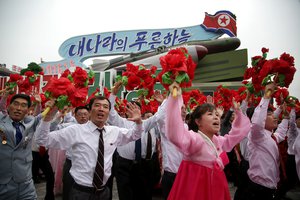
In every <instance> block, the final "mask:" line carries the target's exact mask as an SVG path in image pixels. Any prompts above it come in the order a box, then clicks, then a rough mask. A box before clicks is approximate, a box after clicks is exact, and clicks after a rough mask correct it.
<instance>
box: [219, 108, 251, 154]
mask: <svg viewBox="0 0 300 200" xmlns="http://www.w3.org/2000/svg"><path fill="white" fill-rule="evenodd" d="M250 127H251V124H250V120H249V118H248V117H247V116H245V115H244V114H243V113H242V111H241V110H236V111H235V119H234V120H233V122H232V127H231V130H230V131H229V134H226V135H225V136H219V137H218V138H219V142H221V146H222V149H223V150H224V151H226V152H230V151H231V150H232V149H233V147H234V146H235V145H236V144H238V143H239V142H240V141H242V140H243V139H244V138H245V137H246V136H247V134H248V133H249V131H250Z"/></svg>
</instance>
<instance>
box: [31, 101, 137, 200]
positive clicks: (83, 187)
mask: <svg viewBox="0 0 300 200" xmlns="http://www.w3.org/2000/svg"><path fill="white" fill-rule="evenodd" d="M89 107H90V121H89V122H87V123H86V124H76V125H73V126H69V127H67V128H64V129H61V130H57V131H53V132H50V130H49V127H50V121H51V120H52V118H53V113H55V112H56V111H57V109H55V108H53V109H52V111H51V112H50V113H49V114H47V115H46V116H45V118H44V119H43V121H42V122H41V124H40V126H39V127H38V129H37V132H36V133H37V135H36V141H37V143H38V144H40V145H44V146H46V147H51V148H57V149H70V148H71V149H72V151H71V153H72V168H71V170H70V174H71V175H72V177H73V178H74V180H75V184H74V185H73V188H72V191H71V199H74V200H75V199H92V200H96V199H101V200H107V199H109V193H110V191H109V189H108V187H106V182H107V180H108V178H109V177H110V175H111V167H112V156H113V153H114V151H115V149H116V148H117V146H120V145H124V144H127V143H128V142H131V141H134V140H137V139H139V138H140V137H141V133H142V132H143V125H142V119H141V113H140V111H139V109H138V108H137V106H136V105H133V104H129V109H128V111H129V112H130V113H131V116H132V117H131V118H129V119H128V120H131V121H134V122H135V123H134V124H133V126H132V129H131V130H128V129H125V128H119V127H116V126H107V125H105V124H106V121H107V118H108V114H109V111H110V108H111V105H110V102H109V100H108V99H107V98H105V97H103V96H97V97H95V98H93V99H91V101H90V103H89ZM99 129H100V130H99ZM100 132H102V134H103V144H104V145H103V146H104V152H103V157H104V166H103V171H102V173H104V175H103V179H102V181H103V184H102V186H101V188H98V189H96V188H95V187H94V186H93V185H94V183H95V182H94V181H93V179H94V178H93V177H94V172H95V168H96V163H97V159H98V146H99V139H100V135H102V134H100Z"/></svg>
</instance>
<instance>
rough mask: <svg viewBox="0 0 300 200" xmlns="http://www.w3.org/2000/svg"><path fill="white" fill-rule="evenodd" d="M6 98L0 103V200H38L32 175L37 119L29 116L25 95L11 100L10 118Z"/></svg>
mask: <svg viewBox="0 0 300 200" xmlns="http://www.w3.org/2000/svg"><path fill="white" fill-rule="evenodd" d="M7 96H8V93H7V94H6V95H4V96H3V97H2V99H1V102H0V104H1V108H0V110H1V112H0V141H1V143H0V163H1V170H0V197H1V199H6V200H15V199H37V196H36V192H35V187H34V184H33V181H32V174H31V165H32V153H31V141H32V136H33V133H34V132H35V128H36V126H37V124H38V118H37V117H33V116H28V115H27V113H28V111H29V108H30V106H31V101H30V97H29V96H28V95H25V94H16V95H14V96H13V97H12V98H11V100H10V104H9V106H8V108H7V111H8V114H7V113H6V106H5V105H6V99H7Z"/></svg>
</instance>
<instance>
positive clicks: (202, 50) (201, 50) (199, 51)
mask: <svg viewBox="0 0 300 200" xmlns="http://www.w3.org/2000/svg"><path fill="white" fill-rule="evenodd" d="M195 48H196V52H197V56H198V59H199V60H200V59H202V58H203V57H204V56H206V54H207V53H208V50H207V48H206V47H205V46H202V45H195Z"/></svg>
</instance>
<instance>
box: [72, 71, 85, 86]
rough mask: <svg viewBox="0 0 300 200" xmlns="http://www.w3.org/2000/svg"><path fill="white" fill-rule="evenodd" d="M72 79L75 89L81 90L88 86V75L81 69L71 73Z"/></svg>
mask: <svg viewBox="0 0 300 200" xmlns="http://www.w3.org/2000/svg"><path fill="white" fill-rule="evenodd" d="M72 78H73V81H74V84H75V87H77V88H81V87H86V86H87V85H88V82H89V81H88V74H87V72H86V71H85V70H84V69H82V68H81V67H76V69H75V71H74V72H73V73H72Z"/></svg>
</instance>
